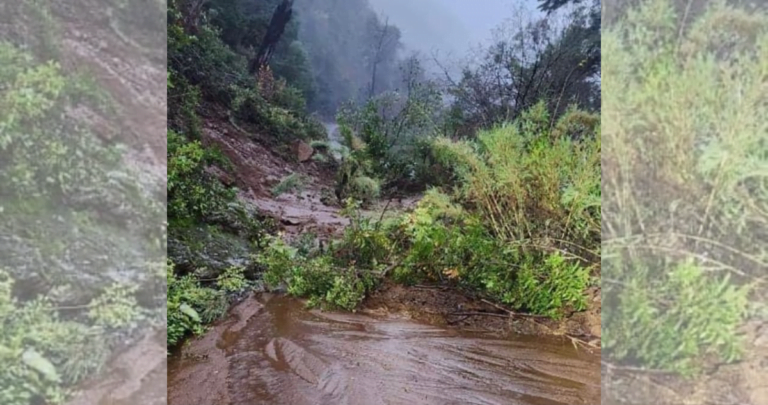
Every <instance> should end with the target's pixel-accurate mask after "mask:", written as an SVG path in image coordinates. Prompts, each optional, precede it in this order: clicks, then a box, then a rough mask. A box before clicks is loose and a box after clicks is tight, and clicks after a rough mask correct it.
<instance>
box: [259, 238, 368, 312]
mask: <svg viewBox="0 0 768 405" xmlns="http://www.w3.org/2000/svg"><path fill="white" fill-rule="evenodd" d="M258 260H259V262H260V263H261V264H262V265H263V266H265V267H266V269H267V270H266V272H265V274H264V280H265V281H266V282H267V284H268V285H270V286H272V287H274V286H277V285H279V284H280V283H283V282H284V283H285V284H286V287H287V289H288V293H289V294H291V295H294V296H297V297H306V298H309V299H310V301H309V304H310V305H312V306H314V305H325V306H328V307H338V308H342V309H346V310H354V309H355V308H356V307H357V306H358V305H359V303H360V302H361V301H362V300H363V298H364V297H365V294H366V292H368V291H370V290H371V289H372V288H373V286H374V281H373V278H372V277H371V275H370V274H369V273H367V272H361V271H358V270H356V269H355V268H354V267H347V268H343V267H339V266H335V265H334V262H333V259H332V257H331V256H330V255H323V256H319V257H314V258H307V257H305V256H301V255H299V254H298V250H297V249H296V248H292V247H290V246H288V245H286V244H285V243H284V242H282V241H281V240H280V239H277V238H276V239H275V240H274V241H273V243H272V244H271V245H270V246H269V247H268V248H267V249H265V251H264V252H262V253H261V254H260V255H259V259H258Z"/></svg>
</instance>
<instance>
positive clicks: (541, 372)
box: [168, 294, 600, 405]
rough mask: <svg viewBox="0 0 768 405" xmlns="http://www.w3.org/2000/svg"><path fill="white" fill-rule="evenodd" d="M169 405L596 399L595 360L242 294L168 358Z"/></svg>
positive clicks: (580, 353)
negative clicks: (211, 324) (216, 320)
mask: <svg viewBox="0 0 768 405" xmlns="http://www.w3.org/2000/svg"><path fill="white" fill-rule="evenodd" d="M168 383H169V388H168V400H169V402H168V403H169V404H173V405H192V404H195V405H208V404H211V405H212V404H216V405H227V404H252V405H258V404H269V405H302V404H313V405H315V404H329V405H331V404H333V405H336V404H350V405H352V404H354V405H368V404H408V405H410V404H424V405H429V404H435V405H438V404H439V405H450V404H462V405H464V404H505V405H509V404H526V405H527V404H530V405H545V404H546V405H555V404H597V403H599V402H600V391H599V384H600V370H599V356H596V355H594V354H590V353H588V352H587V351H585V350H583V349H577V348H575V347H574V346H573V345H571V344H570V342H564V341H563V340H561V339H556V338H554V339H548V338H542V337H535V338H534V337H525V336H522V335H506V336H504V337H503V338H501V337H499V336H497V335H492V334H488V333H481V332H469V331H459V330H455V329H451V328H445V327H440V326H434V325H429V324H426V323H421V322H414V321H412V320H408V319H405V318H404V317H402V316H396V315H394V314H387V315H383V314H380V315H374V314H372V313H367V314H346V313H344V314H339V313H323V312H320V311H307V310H306V309H305V308H304V306H303V304H302V302H300V301H298V300H295V299H292V298H288V297H283V296H274V295H270V294H264V295H262V296H259V297H255V298H249V299H246V300H245V301H244V302H242V303H240V304H239V305H237V306H236V307H235V308H234V309H233V310H232V311H231V315H230V316H229V317H228V319H226V320H225V321H223V322H220V323H219V324H217V325H216V326H215V327H214V328H213V330H211V331H210V332H209V333H207V334H206V335H205V336H204V337H202V338H200V339H194V340H191V341H189V342H188V344H187V345H184V346H183V347H182V348H181V349H179V350H178V351H177V353H174V356H173V357H172V358H171V359H170V362H169V370H168Z"/></svg>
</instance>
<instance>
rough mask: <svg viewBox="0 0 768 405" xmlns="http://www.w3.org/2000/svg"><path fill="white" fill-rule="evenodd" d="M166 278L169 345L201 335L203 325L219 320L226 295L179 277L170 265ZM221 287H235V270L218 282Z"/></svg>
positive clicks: (185, 277) (226, 304)
mask: <svg viewBox="0 0 768 405" xmlns="http://www.w3.org/2000/svg"><path fill="white" fill-rule="evenodd" d="M166 276H167V277H168V346H169V347H172V346H175V345H176V344H178V343H179V342H181V340H182V339H183V338H184V337H185V336H187V335H188V334H190V333H192V334H196V335H197V334H201V333H203V332H204V330H205V329H204V325H205V324H208V323H211V322H212V321H214V320H216V319H218V318H219V317H221V316H222V315H223V314H224V312H225V311H226V310H227V307H228V303H227V298H226V295H225V294H224V292H223V291H222V290H214V289H212V288H206V287H203V286H201V285H200V281H198V280H197V279H196V278H195V277H194V276H193V275H184V276H178V275H177V274H176V273H175V271H174V265H173V263H172V262H170V261H169V262H168V264H167V266H166ZM219 282H220V283H221V284H222V286H224V287H225V288H226V287H235V286H237V285H238V283H239V276H237V273H236V271H232V272H228V273H225V275H223V277H222V278H220V279H219Z"/></svg>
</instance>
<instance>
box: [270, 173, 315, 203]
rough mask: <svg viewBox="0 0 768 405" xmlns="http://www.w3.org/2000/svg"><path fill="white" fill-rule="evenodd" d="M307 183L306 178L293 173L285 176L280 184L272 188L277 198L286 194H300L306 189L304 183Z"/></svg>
mask: <svg viewBox="0 0 768 405" xmlns="http://www.w3.org/2000/svg"><path fill="white" fill-rule="evenodd" d="M306 181H307V179H306V178H304V176H302V175H301V174H298V173H292V174H290V175H288V176H285V177H284V178H283V179H282V180H280V183H278V184H277V185H276V186H275V187H273V188H272V195H273V196H275V197H277V196H279V195H281V194H285V193H293V192H300V191H301V189H302V188H303V187H304V183H305V182H306Z"/></svg>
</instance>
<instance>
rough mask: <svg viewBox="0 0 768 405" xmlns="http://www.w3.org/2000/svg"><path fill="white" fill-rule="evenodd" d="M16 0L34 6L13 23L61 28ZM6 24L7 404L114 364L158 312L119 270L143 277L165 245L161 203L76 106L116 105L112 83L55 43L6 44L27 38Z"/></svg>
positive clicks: (0, 103)
mask: <svg viewBox="0 0 768 405" xmlns="http://www.w3.org/2000/svg"><path fill="white" fill-rule="evenodd" d="M16 5H22V8H25V7H29V6H33V7H37V10H36V11H35V12H33V13H22V14H23V15H15V17H17V18H18V20H17V21H14V23H18V22H21V21H23V20H24V19H28V18H29V17H30V14H32V15H35V16H36V17H41V16H42V17H44V18H41V19H40V20H39V21H37V22H36V23H35V25H37V24H47V22H50V23H51V24H50V26H48V27H40V28H45V30H42V31H41V32H42V33H43V34H44V35H47V34H49V33H50V31H48V30H47V29H48V28H52V29H55V27H54V26H55V24H54V21H51V20H50V18H51V14H50V13H49V10H48V9H47V7H46V5H45V4H42V3H40V2H37V1H34V2H28V1H25V2H21V3H19V4H16ZM0 7H2V11H3V12H2V13H0V14H3V18H5V17H7V14H5V11H6V8H5V6H4V5H3V6H0ZM17 11H18V10H17ZM27 11H29V10H27ZM2 25H4V26H6V27H8V26H7V25H6V24H5V20H4V19H3V21H2ZM27 28H29V27H27ZM14 29H15V28H14ZM35 30H36V29H35ZM10 31H13V30H10ZM10 31H9V32H4V33H3V34H2V40H0V82H2V83H3V84H2V85H0V181H2V183H3V189H2V191H0V195H1V196H2V205H0V214H1V215H2V217H3V219H2V221H0V234H3V235H5V236H4V237H3V244H4V251H5V252H6V255H5V257H6V259H7V263H6V266H7V269H2V271H0V325H2V328H1V329H2V331H0V362H2V364H3V365H4V367H3V371H1V372H0V402H2V403H6V404H16V405H28V404H30V403H50V404H59V403H63V402H64V400H65V399H66V398H65V397H66V395H67V394H68V390H69V388H71V387H72V386H74V385H75V384H77V383H79V382H82V381H83V380H84V379H85V378H87V377H90V376H92V375H93V374H94V373H97V372H98V371H99V370H100V368H101V367H102V366H103V365H104V364H105V363H106V361H107V360H108V357H109V356H110V351H111V349H112V348H113V346H114V345H115V344H116V343H117V342H116V339H115V336H118V339H120V338H124V337H125V334H126V333H127V332H130V331H131V330H133V329H135V328H137V327H139V326H140V325H141V324H142V323H145V322H146V321H148V319H147V315H153V316H156V313H152V312H149V311H147V310H146V309H145V308H140V307H139V306H138V303H137V297H136V296H135V295H136V293H137V289H138V287H137V286H136V285H134V284H133V283H131V282H128V283H125V284H123V283H122V282H121V283H120V284H114V281H115V279H114V276H115V275H114V271H112V270H114V269H118V268H119V269H120V270H121V271H120V273H121V274H120V277H123V276H125V275H128V276H135V275H136V273H135V271H137V267H141V266H143V264H142V265H138V264H137V263H136V262H135V261H134V260H137V256H140V257H141V258H142V259H138V260H145V259H146V257H147V255H148V254H150V255H151V254H156V253H157V251H158V250H159V249H158V247H159V246H157V245H159V244H162V243H161V242H162V240H161V239H162V238H161V233H162V230H161V229H160V228H161V226H160V225H161V224H160V223H158V221H157V219H158V217H165V215H164V212H163V209H164V204H163V203H160V202H158V201H156V199H155V195H153V193H155V192H157V191H159V190H156V189H154V185H153V184H149V183H150V181H145V180H146V177H145V176H137V174H139V173H136V172H134V171H132V170H129V169H126V168H125V165H124V161H123V160H122V158H123V156H122V153H121V148H119V147H117V146H107V145H104V144H103V143H102V142H101V141H100V140H99V138H98V137H97V136H96V135H95V134H94V133H92V132H91V130H92V126H91V125H90V124H89V122H87V120H84V119H82V117H81V116H79V114H78V111H83V110H90V111H93V112H95V113H96V114H106V113H109V112H112V111H113V110H112V109H113V108H114V107H115V105H114V104H113V102H112V101H113V100H111V99H110V97H109V96H108V95H107V93H106V92H105V91H104V90H102V89H99V88H98V86H97V85H96V83H95V82H94V81H93V80H89V79H88V78H87V72H82V71H81V72H75V73H74V74H72V75H67V74H65V72H64V70H63V69H61V67H60V66H59V64H58V63H57V62H55V61H53V60H51V59H50V58H51V57H54V56H56V52H51V50H50V49H44V48H47V47H48V46H55V42H49V41H47V40H46V41H43V42H42V43H37V42H36V41H32V40H30V41H26V40H25V41H24V46H23V47H22V46H17V45H14V44H11V43H9V42H6V38H10V39H11V40H19V38H14V35H15V33H12V32H10ZM43 31H44V32H43ZM26 32H29V31H26ZM6 35H7V37H6ZM137 230H139V231H140V232H138V233H137V232H135V231H137ZM144 236H150V237H151V238H152V239H153V242H159V243H158V244H157V245H154V244H150V243H147V242H146V241H145V240H144V239H142V238H143V237H144ZM163 247H164V244H163ZM86 258H88V259H86ZM143 270H144V268H143V267H141V270H138V271H143ZM110 273H113V274H110ZM150 280H151V281H152V282H157V281H158V280H156V279H155V278H152V277H150ZM105 281H106V282H105ZM134 282H136V281H134ZM158 295H159V294H158ZM153 298H154V297H153ZM121 343H122V342H121Z"/></svg>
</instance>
